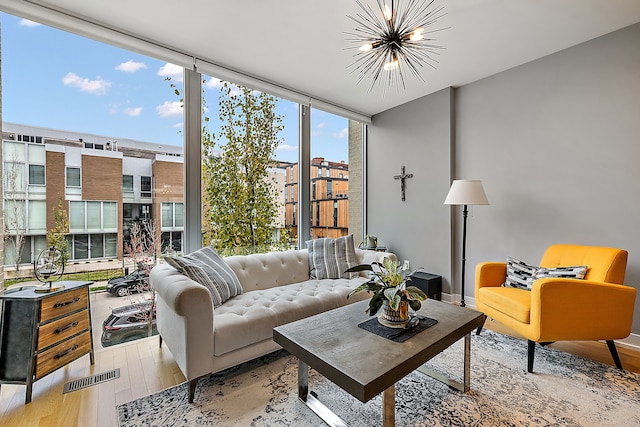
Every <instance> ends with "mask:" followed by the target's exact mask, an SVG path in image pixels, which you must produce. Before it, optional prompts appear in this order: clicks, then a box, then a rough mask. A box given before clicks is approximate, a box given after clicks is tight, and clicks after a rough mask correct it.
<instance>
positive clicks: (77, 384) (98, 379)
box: [62, 368, 120, 394]
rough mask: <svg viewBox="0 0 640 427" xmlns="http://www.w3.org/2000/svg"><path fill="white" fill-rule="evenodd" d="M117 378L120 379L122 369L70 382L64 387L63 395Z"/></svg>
mask: <svg viewBox="0 0 640 427" xmlns="http://www.w3.org/2000/svg"><path fill="white" fill-rule="evenodd" d="M116 378H120V368H117V369H114V370H112V371H107V372H103V373H101V374H96V375H92V376H90V377H86V378H80V379H79V380H75V381H70V382H68V383H66V384H65V385H64V390H63V391H62V393H63V394H64V393H70V392H72V391H76V390H80V389H81V388H86V387H90V386H92V385H96V384H100V383H103V382H106V381H110V380H115V379H116Z"/></svg>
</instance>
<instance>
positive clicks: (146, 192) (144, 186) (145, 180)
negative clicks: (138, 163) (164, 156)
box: [140, 176, 151, 198]
mask: <svg viewBox="0 0 640 427" xmlns="http://www.w3.org/2000/svg"><path fill="white" fill-rule="evenodd" d="M140 197H146V198H150V197H151V177H150V176H141V177H140Z"/></svg>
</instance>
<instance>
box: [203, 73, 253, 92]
mask: <svg viewBox="0 0 640 427" xmlns="http://www.w3.org/2000/svg"><path fill="white" fill-rule="evenodd" d="M223 84H224V82H223V81H222V80H220V79H216V78H215V77H211V78H210V79H209V80H208V81H207V83H205V86H206V87H207V88H209V89H218V90H219V89H222V85H223ZM229 89H230V91H229V95H231V96H240V95H242V91H241V90H240V88H239V87H238V86H236V85H234V84H233V83H229ZM253 94H254V95H255V96H258V95H259V94H260V92H258V91H257V90H256V91H253Z"/></svg>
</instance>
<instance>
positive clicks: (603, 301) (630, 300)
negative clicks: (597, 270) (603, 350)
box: [531, 278, 636, 341]
mask: <svg viewBox="0 0 640 427" xmlns="http://www.w3.org/2000/svg"><path fill="white" fill-rule="evenodd" d="M635 297H636V290H635V289H634V288H632V287H630V286H625V285H617V284H612V283H604V282H597V281H589V280H580V279H557V278H547V279H538V280H536V281H535V282H533V287H532V289H531V324H532V325H535V324H537V325H540V331H539V333H540V337H541V338H540V339H541V340H548V341H555V340H561V339H567V337H569V339H572V340H601V339H621V338H626V337H627V336H629V334H630V333H631V324H632V321H633V311H634V306H635Z"/></svg>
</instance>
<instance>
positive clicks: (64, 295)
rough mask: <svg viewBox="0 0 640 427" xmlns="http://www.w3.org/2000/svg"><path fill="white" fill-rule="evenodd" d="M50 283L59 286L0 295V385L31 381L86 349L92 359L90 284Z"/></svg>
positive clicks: (24, 289)
mask: <svg viewBox="0 0 640 427" xmlns="http://www.w3.org/2000/svg"><path fill="white" fill-rule="evenodd" d="M92 283H93V282H65V281H60V282H55V284H56V286H57V285H64V289H61V290H59V291H55V292H51V293H36V292H35V291H34V288H33V287H24V288H20V289H16V290H8V291H6V292H5V293H3V294H0V300H2V313H1V314H0V316H1V317H0V384H3V383H4V384H25V385H26V386H27V391H26V398H25V403H29V402H31V391H32V386H33V383H34V382H35V381H37V380H39V379H40V378H42V377H44V376H45V375H47V374H50V373H51V372H53V371H55V370H56V369H58V368H61V367H63V366H65V365H66V364H68V363H70V362H72V361H73V360H76V359H77V358H79V357H81V356H84V355H85V354H87V353H89V356H90V358H91V364H92V365H93V363H94V355H93V339H92V335H91V311H90V306H89V285H91V284H92Z"/></svg>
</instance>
